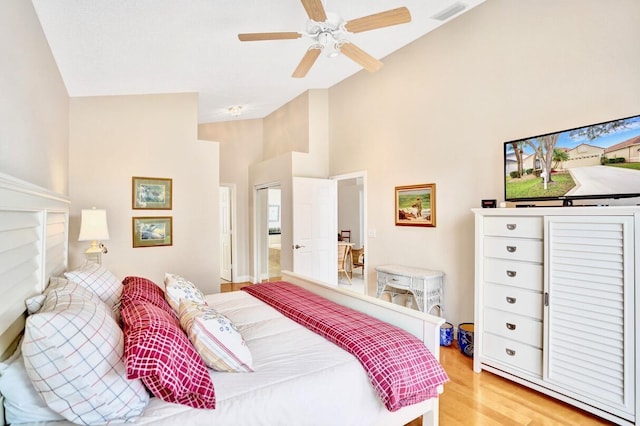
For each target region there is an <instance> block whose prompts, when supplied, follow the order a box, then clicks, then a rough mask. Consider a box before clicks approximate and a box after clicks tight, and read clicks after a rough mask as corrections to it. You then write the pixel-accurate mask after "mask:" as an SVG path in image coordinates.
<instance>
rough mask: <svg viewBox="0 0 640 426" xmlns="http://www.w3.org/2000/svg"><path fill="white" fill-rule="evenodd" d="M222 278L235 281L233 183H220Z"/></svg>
mask: <svg viewBox="0 0 640 426" xmlns="http://www.w3.org/2000/svg"><path fill="white" fill-rule="evenodd" d="M219 198H220V203H219V205H220V279H222V280H224V281H227V282H233V259H234V256H233V250H234V247H235V244H234V241H233V240H234V235H233V234H234V232H233V223H234V220H233V214H234V209H233V206H234V198H235V188H234V186H233V185H224V184H220V188H219Z"/></svg>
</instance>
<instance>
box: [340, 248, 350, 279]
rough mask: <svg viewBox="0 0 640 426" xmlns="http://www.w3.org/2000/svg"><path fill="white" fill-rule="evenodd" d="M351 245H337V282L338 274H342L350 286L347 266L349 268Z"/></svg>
mask: <svg viewBox="0 0 640 426" xmlns="http://www.w3.org/2000/svg"><path fill="white" fill-rule="evenodd" d="M350 262H351V244H344V243H342V244H341V243H338V280H340V274H344V275H345V277H347V281H349V284H351V277H350V276H349V271H347V266H351V264H350Z"/></svg>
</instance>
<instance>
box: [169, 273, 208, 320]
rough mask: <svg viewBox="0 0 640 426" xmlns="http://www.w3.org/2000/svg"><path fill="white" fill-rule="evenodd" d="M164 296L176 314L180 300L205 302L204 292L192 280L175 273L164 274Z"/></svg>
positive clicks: (204, 303)
mask: <svg viewBox="0 0 640 426" xmlns="http://www.w3.org/2000/svg"><path fill="white" fill-rule="evenodd" d="M164 296H165V298H166V299H167V302H169V305H170V306H171V308H172V309H173V310H174V312H175V313H176V315H178V310H179V309H180V301H182V300H191V301H194V302H196V303H200V304H203V305H206V304H207V301H206V300H205V298H204V294H202V292H201V291H200V290H199V289H198V288H197V287H196V286H195V285H194V284H193V283H192V282H190V281H187V280H186V279H184V278H183V277H181V276H180V275H175V274H168V273H165V274H164Z"/></svg>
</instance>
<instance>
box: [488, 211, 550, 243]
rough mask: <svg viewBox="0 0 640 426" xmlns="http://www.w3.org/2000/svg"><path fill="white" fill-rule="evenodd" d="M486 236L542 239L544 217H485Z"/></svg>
mask: <svg viewBox="0 0 640 426" xmlns="http://www.w3.org/2000/svg"><path fill="white" fill-rule="evenodd" d="M483 232H484V235H493V236H498V237H517V238H542V236H543V234H544V227H543V222H542V217H526V216H523V217H518V216H509V217H485V218H484V222H483Z"/></svg>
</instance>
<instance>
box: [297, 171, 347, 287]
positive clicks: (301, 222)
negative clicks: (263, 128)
mask: <svg viewBox="0 0 640 426" xmlns="http://www.w3.org/2000/svg"><path fill="white" fill-rule="evenodd" d="M336 197H337V192H336V181H335V180H331V179H317V178H306V177H294V178H293V191H292V199H293V272H296V273H298V274H301V275H305V276H307V277H310V278H313V279H316V280H319V281H322V282H325V283H329V284H334V285H335V284H337V281H338V269H337V262H336V260H337V257H338V244H337V242H338V241H337V238H336Z"/></svg>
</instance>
